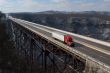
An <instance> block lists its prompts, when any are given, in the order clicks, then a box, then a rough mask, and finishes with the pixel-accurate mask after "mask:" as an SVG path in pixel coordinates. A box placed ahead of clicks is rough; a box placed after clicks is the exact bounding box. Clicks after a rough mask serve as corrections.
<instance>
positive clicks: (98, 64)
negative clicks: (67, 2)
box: [8, 16, 110, 73]
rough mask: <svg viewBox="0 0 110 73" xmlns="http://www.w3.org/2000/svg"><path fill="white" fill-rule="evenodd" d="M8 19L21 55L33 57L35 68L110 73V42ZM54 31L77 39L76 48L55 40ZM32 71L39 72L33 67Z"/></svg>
mask: <svg viewBox="0 0 110 73" xmlns="http://www.w3.org/2000/svg"><path fill="white" fill-rule="evenodd" d="M8 19H9V21H10V24H11V26H12V31H13V37H14V41H15V42H16V47H17V48H18V49H17V50H18V51H19V53H18V54H19V55H21V56H22V57H24V58H25V57H29V61H30V62H29V63H30V64H32V65H37V66H38V64H40V68H41V69H42V71H45V72H46V73H110V43H109V42H104V41H100V40H97V39H94V38H90V37H86V36H82V35H79V34H75V33H70V32H67V31H63V30H59V29H56V28H52V27H48V26H44V25H40V24H36V23H33V22H29V21H26V20H22V19H17V18H13V17H11V16H9V17H8ZM54 31H55V32H59V33H63V34H67V35H71V36H73V38H74V42H75V46H74V47H70V46H68V45H66V44H64V43H62V42H60V41H58V40H56V39H54V38H52V33H51V32H54ZM37 62H38V63H37ZM31 69H32V71H35V70H36V69H34V68H33V67H32V68H31ZM38 70H39V69H38ZM42 71H40V72H42ZM40 72H39V73H40Z"/></svg>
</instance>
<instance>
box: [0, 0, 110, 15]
mask: <svg viewBox="0 0 110 73" xmlns="http://www.w3.org/2000/svg"><path fill="white" fill-rule="evenodd" d="M48 10H55V11H110V0H0V11H2V12H5V13H7V12H40V11H48Z"/></svg>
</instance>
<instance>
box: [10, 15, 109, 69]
mask: <svg viewBox="0 0 110 73" xmlns="http://www.w3.org/2000/svg"><path fill="white" fill-rule="evenodd" d="M9 19H11V20H12V21H14V22H16V23H18V24H20V25H21V26H23V27H25V28H28V29H29V30H31V31H33V32H36V33H39V32H40V33H42V34H43V35H46V36H48V37H49V38H51V39H52V40H55V39H53V38H52V37H51V32H53V31H56V30H52V29H49V28H47V27H45V26H44V27H42V25H41V26H40V25H38V24H35V23H32V22H28V21H24V20H21V19H16V18H12V17H10V18H9ZM64 34H66V33H64ZM74 38H75V39H77V40H79V41H80V40H81V41H86V40H84V39H79V38H77V37H74ZM77 40H76V41H77ZM86 42H87V43H88V41H86ZM57 43H59V44H60V43H61V42H59V41H57ZM77 43H79V42H76V46H75V47H69V46H66V47H67V48H70V51H71V52H73V51H75V52H77V51H78V52H77V53H79V52H80V55H81V54H82V56H84V57H85V58H91V59H94V60H95V61H96V62H99V64H102V65H104V66H107V67H109V68H110V55H109V54H108V53H107V54H106V53H104V52H100V51H97V49H96V50H95V49H92V48H91V47H88V46H85V45H77ZM80 44H81V43H80ZM92 44H93V46H100V44H99V45H97V44H96V43H95V44H94V43H92ZM63 45H64V44H63ZM64 46H65V45H64ZM101 47H102V48H105V50H107V51H109V50H110V47H109V44H108V43H107V46H103V45H101ZM71 49H72V50H71Z"/></svg>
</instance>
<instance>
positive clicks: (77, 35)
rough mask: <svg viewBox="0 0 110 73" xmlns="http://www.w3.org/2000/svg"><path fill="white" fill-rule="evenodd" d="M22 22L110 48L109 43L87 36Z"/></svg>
mask: <svg viewBox="0 0 110 73" xmlns="http://www.w3.org/2000/svg"><path fill="white" fill-rule="evenodd" d="M18 20H21V19H18ZM21 21H24V22H27V23H30V24H34V25H38V26H41V27H45V28H48V29H51V30H56V31H60V32H63V33H66V34H71V35H73V36H76V37H79V38H81V39H85V40H87V41H90V42H95V43H97V44H101V45H104V46H108V47H110V43H109V42H105V41H101V40H97V39H94V38H90V37H86V36H83V35H79V34H75V33H71V32H67V31H63V30H59V29H56V28H52V27H49V26H48V27H47V26H44V25H40V24H36V23H33V22H29V21H25V20H21Z"/></svg>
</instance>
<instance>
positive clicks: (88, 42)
mask: <svg viewBox="0 0 110 73" xmlns="http://www.w3.org/2000/svg"><path fill="white" fill-rule="evenodd" d="M10 18H12V17H10ZM12 19H15V18H12ZM17 20H20V21H23V22H25V23H29V24H33V25H35V26H34V27H39V28H41V29H44V30H45V31H47V32H49V30H54V31H57V32H60V33H65V34H69V35H72V36H73V37H76V38H78V39H80V40H77V39H75V42H77V43H79V44H82V45H84V46H87V47H89V48H92V49H95V50H97V51H100V52H103V53H105V54H108V55H110V43H109V42H105V41H101V40H97V39H94V38H90V37H86V36H83V35H79V34H75V33H71V32H67V31H63V30H59V29H56V28H52V27H48V26H44V25H40V24H36V23H33V22H29V21H25V20H21V19H17ZM81 40H83V41H81Z"/></svg>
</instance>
